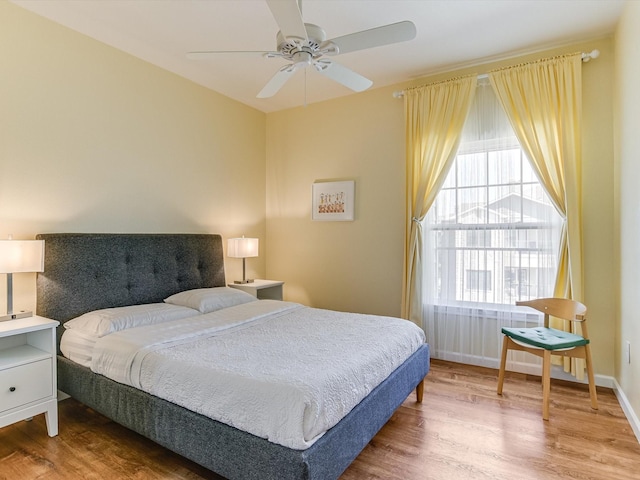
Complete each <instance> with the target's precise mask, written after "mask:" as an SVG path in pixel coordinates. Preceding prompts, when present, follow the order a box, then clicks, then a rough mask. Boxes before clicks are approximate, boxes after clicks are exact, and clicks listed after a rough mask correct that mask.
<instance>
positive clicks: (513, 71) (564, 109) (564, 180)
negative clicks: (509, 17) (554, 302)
mask: <svg viewBox="0 0 640 480" xmlns="http://www.w3.org/2000/svg"><path fill="white" fill-rule="evenodd" d="M489 80H490V82H491V85H492V86H493V88H494V89H495V92H496V95H497V96H498V99H499V100H500V103H501V104H502V106H503V108H504V110H505V112H506V113H507V116H508V117H509V120H510V121H511V124H512V125H513V128H514V130H515V132H516V135H517V137H518V140H519V141H520V144H521V145H522V148H523V149H524V151H525V152H526V153H527V155H528V157H529V159H530V160H531V163H532V166H533V168H534V171H535V172H536V174H537V175H538V178H539V179H540V182H541V183H542V185H543V186H544V188H545V190H546V191H547V193H548V195H549V197H550V198H551V201H552V202H553V204H554V205H555V207H556V209H557V210H558V212H559V213H560V215H561V216H562V218H563V220H564V225H563V229H562V236H561V243H560V251H559V255H558V259H559V264H558V275H557V278H556V283H555V289H554V296H556V297H564V298H571V299H574V300H577V301H580V302H582V301H583V298H582V297H583V272H582V264H583V259H582V205H581V197H582V192H581V184H582V178H581V176H582V175H581V138H580V133H581V118H582V55H581V54H580V53H575V54H571V55H564V56H559V57H554V58H550V59H544V60H540V61H537V62H532V63H528V64H523V65H517V66H514V67H508V68H504V69H499V70H495V71H492V72H490V73H489ZM553 326H554V327H556V328H561V329H565V330H567V329H568V328H569V327H568V326H567V325H562V324H559V323H558V321H557V320H556V322H555V324H554V325H553ZM576 333H580V332H576ZM569 361H571V359H568V358H567V359H566V363H565V365H564V367H565V371H571V373H572V374H574V375H576V376H577V377H578V378H582V377H583V375H584V362H583V361H579V363H577V364H576V361H575V360H573V361H572V364H569V363H568V362H569ZM558 363H559V362H558ZM581 364H582V365H581Z"/></svg>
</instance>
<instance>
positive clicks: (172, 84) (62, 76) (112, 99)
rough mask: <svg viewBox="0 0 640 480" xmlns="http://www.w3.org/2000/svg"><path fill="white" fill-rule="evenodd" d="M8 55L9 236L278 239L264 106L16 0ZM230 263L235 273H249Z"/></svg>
mask: <svg viewBox="0 0 640 480" xmlns="http://www.w3.org/2000/svg"><path fill="white" fill-rule="evenodd" d="M0 59H1V61H0V238H7V235H8V234H13V235H14V238H33V237H34V235H35V234H37V233H41V232H60V231H69V232H95V231H99V232H193V233H199V232H217V233H221V234H222V235H223V236H225V237H228V236H236V235H241V234H246V235H250V236H257V237H259V238H261V239H262V240H263V241H264V240H265V233H266V230H265V228H266V227H265V215H264V212H265V157H264V152H265V122H266V117H265V115H264V114H263V113H261V112H258V111H256V110H254V109H251V108H249V107H246V106H243V105H241V104H239V103H237V102H234V101H232V100H230V99H228V98H226V97H224V96H222V95H219V94H217V93H214V92H212V91H210V90H207V89H205V88H202V87H200V86H197V85H195V84H194V83H192V82H189V81H187V80H184V79H182V78H180V77H178V76H176V75H173V74H171V73H168V72H166V71H164V70H161V69H159V68H157V67H154V66H152V65H150V64H148V63H145V62H143V61H141V60H139V59H136V58H134V57H131V56H129V55H127V54H124V53H122V52H120V51H118V50H115V49H113V48H111V47H108V46H105V45H104V44H101V43H99V42H96V41H94V40H91V39H89V38H87V37H85V36H83V35H81V34H79V33H76V32H73V31H71V30H68V29H66V28H63V27H61V26H59V25H57V24H55V23H53V22H50V21H48V20H45V19H42V18H40V17H38V16H36V15H34V14H32V13H30V12H27V11H25V10H23V9H21V8H19V7H17V6H15V5H13V4H11V3H9V2H5V1H1V2H0ZM264 259H265V257H264V254H263V255H262V256H261V257H259V258H257V259H251V260H250V261H248V263H247V266H248V270H249V271H250V273H251V274H252V275H256V276H262V275H264V268H265V266H264V261H265V260H264ZM227 263H228V267H229V268H228V271H227V276H228V278H229V279H231V278H232V277H236V276H240V275H241V274H242V273H241V263H240V261H239V260H238V261H236V259H230V261H228V262H227ZM254 272H255V273H254ZM4 277H5V276H4V275H0V282H1V283H0V292H2V291H4V288H5V286H4V282H5V278H4ZM34 278H35V276H34V275H31V274H19V275H16V276H15V277H14V283H15V286H14V289H15V292H16V299H15V301H14V308H15V309H16V310H18V309H24V308H33V306H34V287H33V285H34ZM4 308H5V296H4V295H0V310H1V311H4Z"/></svg>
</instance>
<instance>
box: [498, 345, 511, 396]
mask: <svg viewBox="0 0 640 480" xmlns="http://www.w3.org/2000/svg"><path fill="white" fill-rule="evenodd" d="M507 350H509V337H507V336H506V335H505V336H504V338H503V339H502V359H501V360H500V373H498V395H502V386H503V384H504V371H505V368H506V367H507Z"/></svg>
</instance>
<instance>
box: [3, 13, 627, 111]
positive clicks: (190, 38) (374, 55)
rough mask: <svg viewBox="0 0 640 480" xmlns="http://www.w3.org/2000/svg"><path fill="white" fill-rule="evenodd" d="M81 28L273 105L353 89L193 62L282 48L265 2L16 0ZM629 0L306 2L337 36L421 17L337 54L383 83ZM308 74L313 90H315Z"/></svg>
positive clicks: (559, 36)
mask: <svg viewBox="0 0 640 480" xmlns="http://www.w3.org/2000/svg"><path fill="white" fill-rule="evenodd" d="M13 1H14V3H16V4H17V5H20V6H22V7H24V8H26V9H28V10H31V11H33V12H35V13H37V14H39V15H42V16H44V17H46V18H49V19H51V20H53V21H55V22H58V23H60V24H62V25H65V26H67V27H69V28H71V29H73V30H76V31H78V32H81V33H83V34H85V35H88V36H90V37H93V38H95V39H97V40H99V41H101V42H104V43H106V44H108V45H111V46H113V47H115V48H118V49H120V50H123V51H125V52H128V53H130V54H131V55H134V56H136V57H139V58H141V59H144V60H146V61H148V62H150V63H152V64H155V65H157V66H159V67H162V68H164V69H166V70H169V71H171V72H174V73H177V74H178V75H181V76H183V77H186V78H188V79H191V80H193V81H194V82H196V83H198V84H201V85H204V86H206V87H208V88H211V89H212V90H215V91H217V92H220V93H222V94H224V95H227V96H229V97H231V98H233V99H235V100H238V101H240V102H242V103H245V104H247V105H250V106H252V107H254V108H256V109H259V110H262V111H264V112H272V111H277V110H282V109H285V108H291V107H295V106H300V105H303V104H304V103H305V100H306V102H307V103H314V102H319V101H323V100H327V99H330V98H335V97H340V96H343V95H349V94H351V93H352V92H351V91H350V90H349V89H347V88H346V87H344V86H342V85H339V84H337V83H335V82H333V81H331V80H329V79H327V78H325V77H323V76H321V75H320V74H318V73H317V72H315V71H314V70H313V69H306V71H307V72H308V74H306V75H305V72H304V71H299V72H297V73H296V74H295V76H294V77H293V78H292V79H291V80H290V81H289V82H288V83H287V84H286V85H285V86H284V87H283V88H282V90H280V92H278V93H277V94H276V95H275V96H274V97H272V98H268V99H257V98H256V94H257V93H258V92H259V91H260V90H261V89H262V87H263V86H264V85H265V84H266V83H267V81H268V80H269V79H270V78H271V77H272V76H273V75H274V74H275V72H276V71H277V70H278V69H279V68H280V67H281V66H283V65H284V64H285V63H286V62H285V61H284V60H282V59H279V58H272V59H267V58H263V57H262V56H260V55H248V54H229V55H219V56H217V57H216V58H215V59H213V60H198V61H195V60H188V59H187V58H186V56H185V55H186V53H187V52H189V51H198V50H249V51H255V50H269V51H273V50H275V49H276V41H275V36H276V32H277V31H278V27H277V25H276V22H275V20H274V19H273V16H272V15H271V12H270V10H269V8H268V6H267V4H266V3H265V1H264V0H13ZM624 3H625V1H624V0H303V1H302V13H303V16H304V20H305V22H307V23H313V24H316V25H319V26H321V27H322V28H323V29H324V30H325V31H326V34H327V38H334V37H338V36H342V35H346V34H349V33H353V32H356V31H360V30H366V29H369V28H374V27H378V26H381V25H386V24H388V23H394V22H399V21H402V20H411V21H412V22H414V23H415V25H416V28H417V31H418V33H417V36H416V38H415V39H414V40H411V41H409V42H403V43H398V44H395V45H388V46H384V47H378V48H373V49H369V50H362V51H357V52H352V53H347V54H344V55H339V56H337V57H333V59H334V60H336V61H338V62H340V63H341V64H342V65H344V66H347V67H349V68H351V69H353V70H355V71H356V72H358V73H360V74H361V75H364V76H365V77H367V78H369V79H371V80H373V87H371V88H376V87H381V86H386V85H392V84H396V83H401V82H404V81H407V80H411V79H415V78H417V77H421V76H424V75H427V74H431V73H437V72H442V71H447V70H453V69H455V68H459V67H463V66H468V65H472V64H479V63H483V62H486V61H490V60H497V59H501V58H508V57H510V56H514V55H517V54H520V53H526V52H532V51H536V50H542V49H545V48H549V47H551V46H556V45H561V44H565V43H570V42H575V41H582V40H585V39H590V38H595V37H598V36H601V35H606V34H610V33H612V32H613V30H614V28H615V25H616V23H617V21H618V19H619V17H620V14H621V11H622V9H623V5H624ZM305 77H306V98H305Z"/></svg>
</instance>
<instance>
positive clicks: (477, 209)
mask: <svg viewBox="0 0 640 480" xmlns="http://www.w3.org/2000/svg"><path fill="white" fill-rule="evenodd" d="M458 206H459V209H458V223H472V224H476V223H482V224H485V223H487V189H486V188H485V187H481V188H460V189H458Z"/></svg>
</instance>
